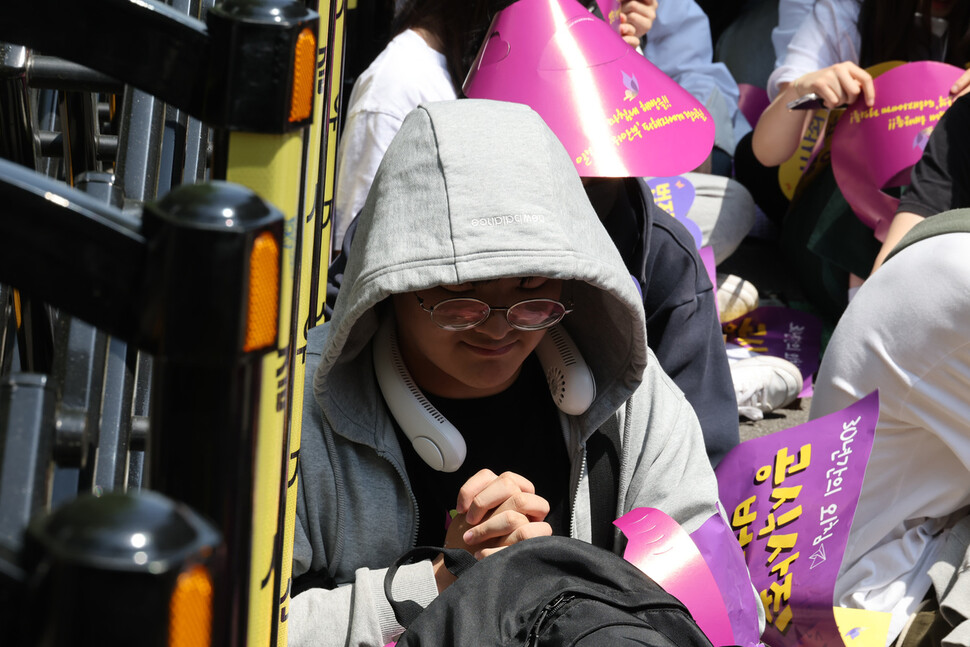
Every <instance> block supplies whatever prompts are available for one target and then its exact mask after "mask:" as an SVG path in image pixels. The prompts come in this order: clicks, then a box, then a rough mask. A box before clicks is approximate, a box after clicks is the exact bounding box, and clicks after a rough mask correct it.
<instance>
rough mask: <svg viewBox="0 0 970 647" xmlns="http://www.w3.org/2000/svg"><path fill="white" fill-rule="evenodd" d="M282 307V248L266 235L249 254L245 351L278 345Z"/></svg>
mask: <svg viewBox="0 0 970 647" xmlns="http://www.w3.org/2000/svg"><path fill="white" fill-rule="evenodd" d="M279 307H280V248H279V245H277V243H276V238H274V237H273V234H271V233H270V232H268V231H264V232H263V233H261V234H259V235H258V236H257V237H256V240H254V241H253V249H252V251H251V252H250V253H249V312H248V313H247V315H246V343H245V344H244V345H243V350H245V351H247V352H248V351H251V350H256V349H258V348H266V347H267V346H271V345H273V344H275V343H276V325H277V318H278V316H279Z"/></svg>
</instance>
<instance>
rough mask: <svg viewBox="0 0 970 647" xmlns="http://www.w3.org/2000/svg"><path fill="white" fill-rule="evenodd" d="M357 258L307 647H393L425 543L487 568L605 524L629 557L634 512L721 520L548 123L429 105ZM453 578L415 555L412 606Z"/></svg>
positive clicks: (390, 159)
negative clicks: (398, 610)
mask: <svg viewBox="0 0 970 647" xmlns="http://www.w3.org/2000/svg"><path fill="white" fill-rule="evenodd" d="M352 251H353V253H352V254H351V255H350V259H349V261H348V266H347V268H346V272H345V275H344V282H343V285H342V287H341V290H340V293H339V296H338V298H337V301H336V304H335V306H334V312H333V317H332V319H331V320H330V321H329V322H327V323H326V324H324V325H322V326H320V327H318V328H315V329H314V330H312V331H311V332H310V336H309V343H308V347H307V354H306V361H307V370H306V374H307V388H306V394H307V395H306V401H305V404H304V414H303V433H302V445H301V450H300V461H299V470H298V475H299V479H300V480H299V495H298V504H297V511H298V520H297V524H296V531H295V540H294V552H293V554H294V562H293V576H294V589H295V590H296V591H297V594H296V595H295V597H294V598H293V599H292V602H291V606H290V614H289V621H288V639H289V644H291V645H300V644H314V645H348V644H353V645H378V646H380V645H384V644H386V643H387V642H389V641H391V640H393V639H394V638H395V637H396V636H397V635H399V633H400V632H401V631H402V628H401V627H400V625H398V623H397V621H396V620H395V618H394V614H393V612H392V610H391V607H390V605H389V603H388V601H387V599H386V598H385V595H384V590H383V581H384V574H385V571H386V568H387V567H388V566H389V565H390V564H391V563H393V561H394V560H395V559H396V558H397V557H398V556H399V555H401V554H402V553H404V552H405V551H407V550H408V549H410V548H411V547H413V546H415V545H419V544H421V545H435V546H442V545H445V546H449V547H452V546H458V547H463V548H466V549H467V550H469V551H470V552H473V553H474V554H475V555H476V556H477V557H479V558H482V559H487V556H488V555H489V554H490V553H491V552H493V551H494V550H498V549H500V548H501V547H503V546H506V545H510V544H512V543H515V542H517V541H527V540H528V538H530V537H533V536H537V535H548V534H562V535H569V536H572V537H575V538H578V539H581V540H586V541H593V539H594V538H595V537H597V536H602V534H603V531H604V527H605V529H606V532H607V533H608V534H607V536H608V537H609V540H608V542H607V543H608V544H609V547H611V548H612V549H613V550H614V551H616V552H617V553H622V549H623V545H624V544H623V538H622V536H621V535H620V534H619V533H618V532H616V531H615V529H613V528H612V526H610V522H611V521H612V520H613V519H614V518H616V517H619V516H620V515H622V514H624V513H626V512H628V511H629V510H631V509H633V508H637V507H653V508H658V509H660V510H662V511H664V512H665V513H667V514H668V515H670V516H671V517H673V518H674V519H675V520H676V521H677V522H679V523H680V524H681V526H683V527H684V529H685V530H686V531H687V532H688V533H690V532H693V531H694V530H696V529H697V528H699V527H700V526H701V524H703V523H704V522H705V521H707V520H708V519H709V518H710V517H712V516H713V515H716V514H718V509H717V483H716V480H715V478H714V473H713V471H712V469H711V465H710V462H709V461H708V459H707V455H706V453H705V447H704V440H703V437H702V435H701V430H700V425H699V423H698V420H697V417H696V415H695V414H694V411H693V409H692V408H691V406H690V405H689V403H688V402H687V400H686V399H685V398H684V396H683V394H682V393H681V392H680V390H679V389H678V388H677V387H676V386H675V385H674V383H673V382H672V381H671V380H670V379H669V378H668V377H667V376H666V375H665V374H664V373H663V371H662V370H661V368H660V366H659V364H658V362H657V361H656V358H655V357H654V355H653V353H652V352H651V351H650V350H649V348H648V347H647V343H646V326H645V323H644V312H643V306H642V302H641V297H640V294H639V292H638V289H637V285H636V283H635V281H634V280H633V278H632V277H631V276H630V274H629V272H628V271H627V269H626V267H625V266H624V263H623V260H622V259H621V257H620V255H619V253H618V252H617V250H616V247H615V245H614V244H613V242H612V241H611V240H610V237H609V235H608V234H607V232H606V231H605V229H604V228H603V226H602V224H601V223H600V220H599V218H598V217H597V215H596V213H595V212H594V210H593V208H592V206H591V205H590V203H589V200H588V199H587V197H586V194H585V192H584V190H583V187H582V184H581V182H580V179H579V176H578V174H577V173H576V170H575V168H574V166H573V163H572V161H571V160H570V158H569V156H568V154H567V153H566V151H565V149H564V148H563V147H562V145H561V144H560V143H559V140H558V139H557V138H556V137H555V135H554V134H553V133H552V132H551V131H550V130H549V129H548V128H547V127H546V125H545V124H544V123H543V121H542V119H541V118H540V117H539V116H538V115H537V114H536V113H534V112H533V111H532V110H531V109H529V108H527V107H525V106H522V105H517V104H510V103H502V102H494V101H484V100H482V101H479V100H462V101H454V102H440V103H431V104H425V105H422V106H420V107H418V108H417V109H415V110H414V111H413V112H411V113H410V114H409V115H408V116H407V118H406V119H405V121H404V123H403V125H402V127H401V130H400V131H399V133H398V134H397V136H396V137H395V139H394V140H393V141H392V143H391V145H390V147H389V148H388V150H387V153H386V155H385V157H384V159H383V161H382V162H381V165H380V167H379V169H378V172H377V175H376V178H375V180H374V184H373V186H372V188H371V191H370V193H369V195H368V197H367V200H366V202H365V204H364V208H363V210H362V213H361V216H360V222H359V224H358V229H357V232H356V235H355V237H354V240H353V248H352ZM472 300H475V301H472ZM551 324H557V325H555V326H551ZM563 329H564V330H565V331H566V333H568V334H565V335H564V334H563ZM570 338H571V340H572V343H574V344H575V346H570V341H569V340H570ZM563 339H565V341H563ZM549 340H552V341H554V342H555V343H554V344H549V343H544V342H548V341H549ZM549 353H552V354H551V355H549ZM537 355H542V359H541V361H540V360H537V359H536V356H537ZM560 357H562V358H564V359H565V360H566V361H557V358H560ZM550 358H551V359H550ZM584 360H585V361H584ZM389 367H390V373H389V372H388V370H389ZM577 367H578V368H577ZM544 372H548V373H550V374H551V375H552V377H553V378H554V379H553V380H551V381H552V382H554V384H553V386H555V389H554V391H553V392H552V397H550V393H551V392H550V389H551V388H553V386H549V385H547V384H546V379H547V376H545V375H544ZM573 372H575V374H573ZM389 374H393V375H397V376H399V378H400V379H391V378H389V377H388V375H389ZM402 374H409V375H405V376H404V377H401V376H402ZM584 377H586V378H591V381H589V380H588V379H586V380H584V379H583V378H584ZM563 382H566V383H567V384H563ZM395 384H397V385H398V387H395V386H394V385H395ZM400 384H405V385H406V388H407V389H409V390H408V391H405V392H404V395H403V396H402V391H401V389H400V388H399V387H400ZM574 386H575V387H576V389H575V391H571V389H572V388H573V387H574ZM563 389H565V390H566V394H565V395H564V394H563ZM415 403H419V404H415ZM392 412H393V413H392ZM441 421H444V422H441ZM452 424H453V427H454V428H455V429H452V431H445V432H433V431H431V429H432V428H435V429H437V428H438V426H450V425H452ZM416 427H417V429H416ZM459 430H460V431H459ZM436 433H440V434H444V436H445V437H444V438H443V439H439V438H437V436H436ZM449 434H451V435H450V436H449ZM455 436H457V439H456V438H455ZM604 436H607V437H613V438H615V441H614V448H615V451H614V452H613V456H612V459H613V464H614V466H615V469H614V470H613V476H612V477H611V479H612V482H611V483H610V486H612V488H611V489H612V491H611V492H610V493H609V497H610V504H609V506H607V507H609V508H610V509H609V510H606V511H605V514H604V511H603V510H602V509H600V508H602V507H604V506H596V505H594V503H593V502H594V501H598V500H602V498H601V497H602V494H603V493H602V492H599V491H598V490H601V489H610V488H604V487H603V482H602V481H596V480H595V479H591V478H590V465H589V462H590V461H588V456H587V453H588V452H587V450H588V449H589V448H590V447H592V446H593V445H594V444H596V445H598V444H599V442H600V440H601V439H602V438H603V437H604ZM606 453H609V452H606ZM430 463H433V464H434V465H430ZM448 584H449V578H448V574H447V572H446V571H445V570H444V569H443V568H441V563H440V558H439V559H438V560H435V561H433V562H430V561H425V562H418V563H416V564H413V565H409V566H404V567H402V568H401V569H400V570H399V571H398V574H397V577H396V578H395V580H394V596H395V598H398V599H413V600H415V601H416V602H418V603H419V604H421V605H422V606H426V605H427V604H428V603H429V602H430V601H431V600H433V599H434V597H435V596H437V595H438V593H439V591H440V590H443V588H444V587H446V586H447V585H448ZM308 587H309V588H308ZM303 589H306V590H303ZM752 595H754V593H753V589H752Z"/></svg>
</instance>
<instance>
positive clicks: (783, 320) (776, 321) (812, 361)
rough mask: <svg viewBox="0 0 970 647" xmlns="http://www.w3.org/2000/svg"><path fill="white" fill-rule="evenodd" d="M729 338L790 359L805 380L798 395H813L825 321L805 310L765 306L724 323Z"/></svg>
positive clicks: (731, 341)
mask: <svg viewBox="0 0 970 647" xmlns="http://www.w3.org/2000/svg"><path fill="white" fill-rule="evenodd" d="M721 329H722V331H723V332H724V339H725V341H727V342H730V343H733V344H737V345H738V346H743V347H744V348H747V349H748V350H750V351H752V352H754V353H760V354H764V355H772V356H774V357H781V358H783V359H787V360H788V361H789V362H791V363H792V364H794V365H795V366H797V367H798V370H799V371H801V373H802V379H803V380H804V382H803V385H802V391H801V393H799V397H802V398H806V397H809V396H811V395H812V376H813V375H814V374H815V371H817V370H818V364H819V356H820V354H821V350H822V322H821V321H819V319H818V317H816V316H815V315H813V314H810V313H808V312H803V311H802V310H795V309H793V308H784V307H781V306H764V307H761V308H758V309H756V310H752V311H751V312H749V313H748V314H746V315H744V316H743V317H738V318H737V319H734V320H732V321H729V322H727V323H725V324H723V325H722V326H721Z"/></svg>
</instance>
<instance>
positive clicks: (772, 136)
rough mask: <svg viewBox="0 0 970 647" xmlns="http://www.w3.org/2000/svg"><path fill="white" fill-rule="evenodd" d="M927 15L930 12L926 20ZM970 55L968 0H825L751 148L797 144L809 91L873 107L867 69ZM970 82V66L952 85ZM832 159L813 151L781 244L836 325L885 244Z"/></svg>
mask: <svg viewBox="0 0 970 647" xmlns="http://www.w3.org/2000/svg"><path fill="white" fill-rule="evenodd" d="M924 17H926V18H924ZM894 60H898V61H916V60H941V61H945V62H947V63H951V64H953V65H957V66H959V67H963V66H964V65H965V64H966V63H967V62H970V4H967V3H963V2H956V1H955V0H944V1H933V2H931V1H930V0H906V1H905V2H902V1H898V0H893V1H891V2H890V1H889V0H863V1H862V2H860V1H859V0H819V1H818V2H816V3H815V5H814V6H813V8H812V11H811V14H810V15H809V16H808V18H807V19H806V20H805V21H804V23H803V24H802V26H801V27H800V28H799V30H798V31H797V32H796V33H795V35H794V36H793V37H792V39H791V41H790V43H789V45H788V53H787V55H786V56H785V59H784V61H783V63H782V65H780V66H779V67H777V68H776V69H775V71H774V72H773V73H772V74H771V77H770V78H769V79H768V88H767V89H768V94H769V97H771V98H772V102H771V104H770V105H769V106H768V108H766V109H765V111H764V112H763V113H762V115H761V118H760V119H759V120H758V124H757V126H756V127H755V130H754V135H753V138H752V142H751V144H752V148H753V151H754V154H755V156H756V157H757V159H758V160H759V161H760V163H761V164H763V165H764V166H767V167H773V166H777V165H779V164H781V163H782V162H784V161H786V160H787V159H789V158H790V157H791V156H792V155H793V154H794V153H795V151H796V149H797V147H798V145H799V142H800V141H801V140H802V137H803V136H804V132H805V130H806V128H807V127H808V125H809V123H810V122H811V119H812V116H813V114H814V111H813V110H790V109H788V104H789V103H790V102H792V101H795V100H798V99H802V98H804V97H806V96H808V95H810V94H812V93H814V94H816V95H818V97H819V100H820V101H822V102H823V103H824V106H825V107H826V108H828V109H830V110H831V109H835V108H837V107H839V106H842V105H845V104H851V103H853V102H855V101H856V100H857V99H859V98H861V100H863V101H864V102H865V103H866V105H869V106H871V105H873V103H874V101H875V90H874V86H873V82H872V76H871V75H870V74H869V73H868V72H867V71H866V70H865V69H863V67H869V66H872V65H876V64H878V63H883V62H888V61H894ZM968 88H970V71H968V72H966V73H964V74H963V75H962V76H961V77H960V78H959V79H958V80H957V81H956V82H955V83H954V85H953V87H951V88H950V93H951V95H953V96H957V95H959V94H962V93H963V92H965V91H967V89H968ZM825 157H826V156H819V157H816V160H815V162H814V163H815V165H816V168H815V169H814V170H813V171H812V172H809V171H808V170H806V176H805V177H806V178H808V177H811V182H810V184H806V180H805V179H803V181H802V183H801V184H800V185H799V187H798V189H797V194H798V195H797V197H796V199H795V200H794V201H793V202H792V204H791V206H790V207H789V209H788V212H787V214H786V216H785V218H784V221H783V223H782V243H783V245H784V247H785V249H786V252H787V256H788V257H789V258H790V259H792V261H793V262H792V266H793V268H794V269H795V270H796V272H797V273H798V276H799V278H800V282H801V284H802V288H803V289H804V291H805V293H806V296H807V297H808V298H809V300H811V301H812V303H813V305H815V306H816V308H817V309H818V310H819V311H820V313H821V314H822V315H823V316H824V317H826V318H827V319H828V320H829V321H830V322H834V321H836V320H837V319H838V317H839V315H841V313H842V310H844V308H845V305H846V303H848V298H849V296H850V295H851V294H854V293H855V290H857V289H858V286H859V285H861V284H862V281H863V280H864V279H865V278H866V277H867V276H868V275H869V273H870V271H871V269H872V266H873V264H874V262H875V258H876V255H877V253H878V251H879V249H880V243H879V242H878V241H877V240H876V239H875V237H874V236H873V235H872V230H871V229H869V228H868V227H866V226H865V225H864V224H862V222H861V221H860V220H859V219H858V218H857V217H856V216H855V214H854V213H853V211H852V209H851V208H850V207H849V206H848V204H847V203H846V202H845V200H844V199H843V198H842V196H841V193H840V192H839V190H838V187H837V185H836V183H835V179H834V176H833V174H832V170H831V166H830V165H828V164H827V163H825Z"/></svg>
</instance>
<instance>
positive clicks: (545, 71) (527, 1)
mask: <svg viewBox="0 0 970 647" xmlns="http://www.w3.org/2000/svg"><path fill="white" fill-rule="evenodd" d="M464 92H465V95H466V96H468V97H471V98H475V99H495V100H500V101H512V102H515V103H524V104H526V105H528V106H530V107H531V108H532V109H533V110H535V111H536V112H537V113H539V115H540V116H541V117H542V118H543V119H544V120H545V122H546V124H547V125H548V126H549V128H550V129H552V131H553V132H554V133H555V134H556V136H557V137H559V140H560V141H561V142H562V144H563V146H565V148H566V151H567V152H568V153H569V155H570V156H571V157H572V159H573V162H574V163H575V164H576V168H577V170H578V171H579V174H580V175H583V176H589V177H631V176H644V175H658V176H671V175H679V174H681V173H685V172H687V171H690V170H693V169H694V168H696V167H697V166H699V165H700V164H701V162H703V161H704V160H705V159H707V156H708V155H709V154H710V152H711V149H712V148H713V146H714V121H713V120H712V119H711V116H710V114H708V112H707V110H705V109H704V107H703V106H702V105H701V104H700V103H699V102H698V101H697V100H696V99H695V98H694V97H693V96H692V95H691V94H690V93H688V92H687V91H686V90H684V89H683V88H682V87H680V86H679V85H677V84H676V83H675V82H674V81H673V80H672V79H671V78H670V77H668V76H667V75H665V74H664V73H663V72H661V71H660V70H659V69H658V68H657V67H656V66H655V65H653V64H652V63H650V62H649V61H647V59H645V58H644V57H643V56H642V55H641V54H639V53H638V52H637V51H636V50H635V49H634V48H632V47H630V46H629V45H628V44H627V43H626V42H625V41H624V40H623V39H622V38H620V36H619V34H618V33H617V32H616V31H614V30H613V29H611V28H610V26H609V25H608V24H607V23H606V22H604V21H602V20H600V19H599V18H597V17H595V16H593V15H592V14H590V13H589V12H588V11H587V10H586V8H585V7H583V6H582V5H581V4H580V3H578V2H576V0H518V2H516V3H514V4H512V5H511V6H509V7H508V8H506V9H504V10H502V11H501V12H499V13H498V14H497V15H496V16H495V18H494V19H493V21H492V25H491V27H490V28H489V34H488V36H487V37H486V39H485V42H484V44H483V45H482V49H481V50H480V51H479V53H478V57H477V59H476V60H475V62H474V64H473V65H472V69H471V71H470V72H469V74H468V78H467V79H466V80H465V85H464Z"/></svg>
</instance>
